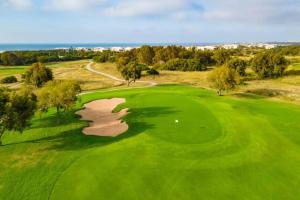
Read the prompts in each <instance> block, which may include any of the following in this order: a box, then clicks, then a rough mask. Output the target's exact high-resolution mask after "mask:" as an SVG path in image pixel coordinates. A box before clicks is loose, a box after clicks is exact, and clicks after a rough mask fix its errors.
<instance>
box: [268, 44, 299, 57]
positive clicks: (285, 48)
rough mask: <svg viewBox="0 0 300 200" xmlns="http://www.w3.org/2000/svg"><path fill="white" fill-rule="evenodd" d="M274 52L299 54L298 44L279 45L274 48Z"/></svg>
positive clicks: (287, 54) (288, 54)
mask: <svg viewBox="0 0 300 200" xmlns="http://www.w3.org/2000/svg"><path fill="white" fill-rule="evenodd" d="M274 52H276V53H279V54H281V55H285V56H300V46H299V45H291V46H281V47H277V48H275V49H274Z"/></svg>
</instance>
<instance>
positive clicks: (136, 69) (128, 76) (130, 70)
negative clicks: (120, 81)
mask: <svg viewBox="0 0 300 200" xmlns="http://www.w3.org/2000/svg"><path fill="white" fill-rule="evenodd" d="M120 71H121V74H122V76H123V78H124V79H125V80H126V81H127V85H128V86H129V85H130V83H132V82H135V81H136V80H137V79H140V78H141V76H142V69H141V67H140V66H139V64H137V63H136V62H130V63H128V64H127V65H126V66H124V67H122V68H121V69H120Z"/></svg>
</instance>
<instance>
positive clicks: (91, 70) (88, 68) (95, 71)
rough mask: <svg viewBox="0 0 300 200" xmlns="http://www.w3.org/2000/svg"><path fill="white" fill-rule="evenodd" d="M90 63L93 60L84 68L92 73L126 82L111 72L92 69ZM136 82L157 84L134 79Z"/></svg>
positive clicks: (150, 84)
mask: <svg viewBox="0 0 300 200" xmlns="http://www.w3.org/2000/svg"><path fill="white" fill-rule="evenodd" d="M92 64H93V62H92V61H91V62H90V63H89V64H87V65H86V69H87V70H89V71H90V72H93V73H96V74H99V75H102V76H105V77H107V78H110V79H112V80H115V81H119V82H122V83H126V82H127V81H126V80H124V79H121V78H118V77H116V76H114V75H111V74H108V73H105V72H101V71H99V70H96V69H94V68H93V67H92ZM136 83H147V84H149V86H155V85H157V83H156V82H154V81H136ZM149 86H146V87H149Z"/></svg>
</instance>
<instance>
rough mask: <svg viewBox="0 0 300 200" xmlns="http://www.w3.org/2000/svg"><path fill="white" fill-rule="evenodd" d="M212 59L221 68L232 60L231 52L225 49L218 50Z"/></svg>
mask: <svg viewBox="0 0 300 200" xmlns="http://www.w3.org/2000/svg"><path fill="white" fill-rule="evenodd" d="M212 58H213V59H214V60H215V62H216V64H217V66H221V65H223V64H225V63H226V62H227V61H228V60H229V59H230V52H229V51H228V50H226V49H223V48H221V49H217V50H215V51H214V55H213V56H212Z"/></svg>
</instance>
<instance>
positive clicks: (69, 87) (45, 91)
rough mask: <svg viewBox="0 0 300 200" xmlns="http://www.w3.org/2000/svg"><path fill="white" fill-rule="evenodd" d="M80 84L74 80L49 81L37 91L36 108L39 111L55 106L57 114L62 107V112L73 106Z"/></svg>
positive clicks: (45, 110) (79, 90)
mask: <svg viewBox="0 0 300 200" xmlns="http://www.w3.org/2000/svg"><path fill="white" fill-rule="evenodd" d="M80 92H81V88H80V85H79V84H78V83H77V82H74V81H58V80H57V81H49V82H48V83H47V84H46V85H45V86H44V87H43V88H41V89H40V90H39V91H38V108H39V110H40V111H41V112H47V111H48V109H49V108H51V107H55V108H56V112H57V114H59V112H60V110H61V109H62V110H63V111H64V112H65V111H67V110H69V109H71V108H72V107H73V106H75V103H76V101H77V99H78V94H79V93H80Z"/></svg>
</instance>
